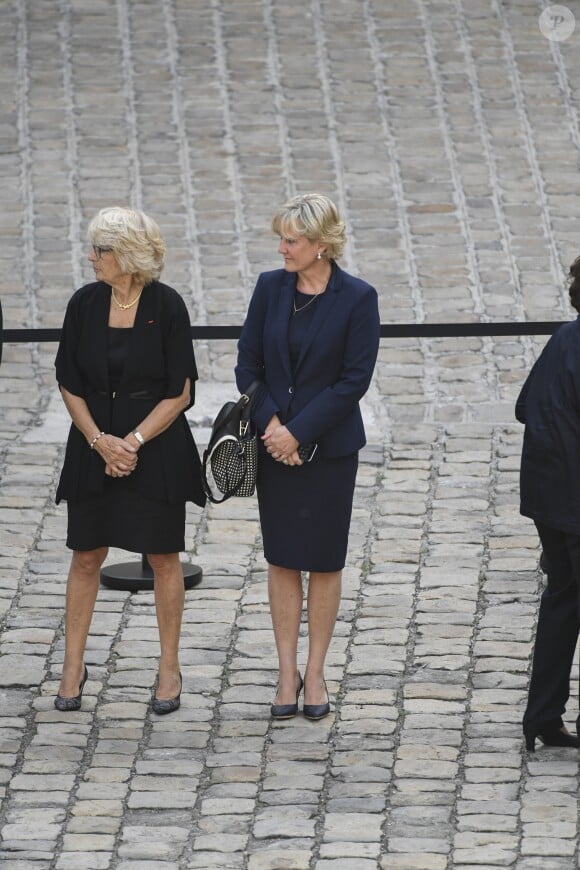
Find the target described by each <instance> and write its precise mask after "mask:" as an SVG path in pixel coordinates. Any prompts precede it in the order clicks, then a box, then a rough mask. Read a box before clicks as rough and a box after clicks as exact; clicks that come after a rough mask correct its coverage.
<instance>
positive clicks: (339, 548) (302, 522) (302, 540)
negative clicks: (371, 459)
mask: <svg viewBox="0 0 580 870" xmlns="http://www.w3.org/2000/svg"><path fill="white" fill-rule="evenodd" d="M357 467H358V453H353V454H351V455H349V456H341V457H340V458H338V459H321V458H320V457H319V456H318V455H315V456H314V458H313V459H312V462H305V463H304V464H303V465H300V466H290V465H284V463H282V462H276V461H275V460H274V459H272V457H271V456H270V455H269V453H267V452H266V450H265V449H264V448H263V447H262V445H260V447H259V454H258V485H257V491H258V505H259V508H260V524H261V527H262V541H263V545H264V556H265V558H266V561H267V562H269V563H270V564H271V565H278V566H280V567H281V568H290V569H294V570H298V571H340V570H342V568H344V565H345V562H346V551H347V546H348V532H349V528H350V518H351V514H352V500H353V495H354V485H355V479H356V471H357Z"/></svg>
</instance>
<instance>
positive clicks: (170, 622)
mask: <svg viewBox="0 0 580 870" xmlns="http://www.w3.org/2000/svg"><path fill="white" fill-rule="evenodd" d="M147 558H148V560H149V564H150V565H151V567H152V569H153V575H154V578H155V579H154V587H155V612H156V614H157V626H158V628H159V646H160V649H161V655H160V657H159V684H158V687H157V693H156V697H157V698H158V699H159V700H160V701H166V700H169V699H170V698H175V697H177V695H179V692H180V690H181V683H180V680H179V638H180V635H181V620H182V617H183V605H184V602H185V585H184V582H183V568H182V567H181V562H180V561H179V553H157V554H150V555H149V554H148V555H147Z"/></svg>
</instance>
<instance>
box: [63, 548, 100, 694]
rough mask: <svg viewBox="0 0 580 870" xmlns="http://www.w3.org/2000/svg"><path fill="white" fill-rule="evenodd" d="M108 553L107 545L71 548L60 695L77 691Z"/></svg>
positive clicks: (82, 672)
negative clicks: (84, 548)
mask: <svg viewBox="0 0 580 870" xmlns="http://www.w3.org/2000/svg"><path fill="white" fill-rule="evenodd" d="M107 553H108V548H107V547H99V548H98V549H97V550H73V554H72V558H71V563H70V568H69V572H68V579H67V585H66V615H65V647H64V663H63V667H62V677H61V681H60V688H59V690H58V693H59V695H60V696H61V697H62V698H73V697H74V696H75V695H78V693H79V686H80V684H81V681H82V678H83V674H84V658H85V648H86V645H87V637H88V634H89V630H90V627H91V620H92V618H93V611H94V609H95V601H96V599H97V592H98V591H99V581H100V572H101V565H102V564H103V562H104V561H105V559H106V557H107Z"/></svg>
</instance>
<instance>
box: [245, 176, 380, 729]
mask: <svg viewBox="0 0 580 870" xmlns="http://www.w3.org/2000/svg"><path fill="white" fill-rule="evenodd" d="M272 229H273V231H274V233H275V234H276V235H278V236H279V238H280V243H279V246H278V252H279V253H280V254H281V255H282V257H283V258H284V268H283V269H277V270H275V271H271V272H264V273H262V274H261V275H260V276H259V278H258V281H257V284H256V287H255V290H254V293H253V295H252V299H251V301H250V305H249V308H248V312H247V317H246V320H245V323H244V326H243V329H242V334H241V337H240V340H239V344H238V361H237V366H236V380H237V384H238V388H239V389H240V392H244V390H246V389H247V388H248V387H249V386H250V384H251V383H252V382H253V381H254V380H256V379H257V380H259V381H260V386H259V388H258V391H257V392H256V394H255V396H254V399H253V403H252V417H253V420H254V422H255V423H256V425H257V427H258V429H259V431H260V432H261V443H260V448H259V457H258V483H257V492H258V504H259V511H260V524H261V529H262V538H263V546H264V555H265V558H266V561H267V562H268V595H269V602H270V611H271V616H272V623H273V629H274V637H275V641H276V648H277V653H278V664H279V681H278V689H277V694H276V697H275V699H274V703H273V704H272V707H271V715H272V717H273V718H275V719H284V718H290V717H292V716H294V715H296V713H297V712H298V700H299V696H300V692H301V690H302V687H303V686H304V706H303V713H304V715H305V716H306V718H308V719H313V720H315V719H321V718H322V717H324V716H326V715H327V714H328V713H329V712H330V701H329V697H328V691H327V688H326V683H325V679H324V664H325V659H326V654H327V651H328V647H329V644H330V641H331V639H332V635H333V631H334V626H335V622H336V617H337V613H338V608H339V604H340V595H341V577H342V569H343V567H344V565H345V560H346V552H347V544H348V534H349V526H350V519H351V512H352V502H353V494H354V486H355V477H356V471H357V465H358V451H359V450H360V449H361V447H363V446H364V444H365V431H364V426H363V421H362V417H361V412H360V408H359V400H360V399H361V397H362V396H363V395H364V393H365V392H366V391H367V389H368V387H369V384H370V381H371V377H372V374H373V369H374V366H375V362H376V358H377V353H378V346H379V335H380V319H379V311H378V298H377V293H376V290H375V289H374V288H373V287H371V286H370V285H369V284H367V283H366V282H365V281H363V280H360V279H359V278H355V277H353V276H352V275H349V274H348V273H347V272H345V271H343V270H342V269H341V268H340V267H339V266H338V265H337V263H336V260H337V259H338V258H339V257H340V255H341V253H342V251H343V248H344V244H345V228H344V223H343V222H342V220H341V219H340V216H339V214H338V211H337V208H336V206H335V205H334V203H333V202H332V201H331V200H330V199H329V198H328V197H326V196H324V195H322V194H316V193H312V194H305V195H302V196H297V197H295V198H293V199H292V200H290V201H289V202H288V203H286V204H285V205H284V206H282V207H281V208H279V209H278V210H277V212H276V213H275V215H274V218H273V221H272ZM303 571H304V572H308V573H309V582H308V597H307V610H308V660H307V664H306V669H305V673H304V681H303V679H302V676H301V674H300V673H299V671H298V665H297V647H298V635H299V629H300V621H301V615H302V600H303V589H302V572H303Z"/></svg>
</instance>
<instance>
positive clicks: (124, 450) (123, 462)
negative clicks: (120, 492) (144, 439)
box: [95, 435, 137, 477]
mask: <svg viewBox="0 0 580 870" xmlns="http://www.w3.org/2000/svg"><path fill="white" fill-rule="evenodd" d="M95 448H96V449H97V450H98V453H99V456H101V458H102V459H103V460H104V463H105V474H107V475H108V476H109V477H127V476H128V475H129V474H131V472H132V471H135V468H136V466H137V450H136V448H135V447H133V446H132V445H131V444H129V442H128V441H125V440H124V439H123V438H117V436H116V435H103V437H102V438H99V440H98V441H97V443H96V445H95Z"/></svg>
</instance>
